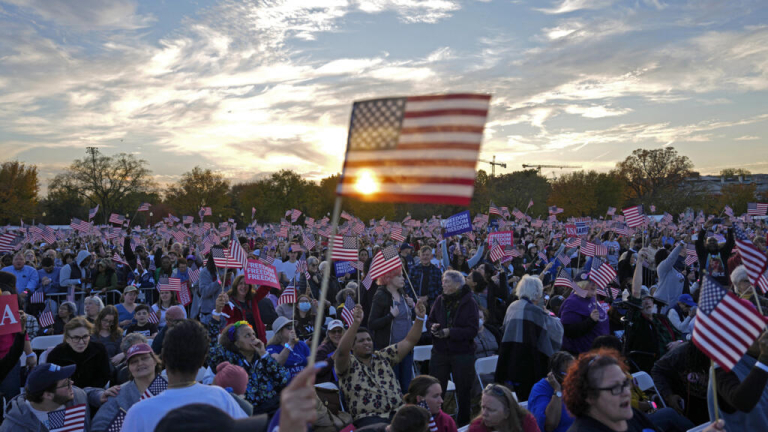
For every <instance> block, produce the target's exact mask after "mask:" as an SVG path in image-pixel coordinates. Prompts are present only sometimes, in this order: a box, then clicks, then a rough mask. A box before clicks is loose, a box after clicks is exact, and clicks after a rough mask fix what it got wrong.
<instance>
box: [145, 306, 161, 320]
mask: <svg viewBox="0 0 768 432" xmlns="http://www.w3.org/2000/svg"><path fill="white" fill-rule="evenodd" d="M158 313H160V311H159V310H158V311H157V312H156V311H154V310H153V309H152V308H149V314H148V315H147V321H148V322H150V323H152V324H159V323H160V318H158V317H157V314H158Z"/></svg>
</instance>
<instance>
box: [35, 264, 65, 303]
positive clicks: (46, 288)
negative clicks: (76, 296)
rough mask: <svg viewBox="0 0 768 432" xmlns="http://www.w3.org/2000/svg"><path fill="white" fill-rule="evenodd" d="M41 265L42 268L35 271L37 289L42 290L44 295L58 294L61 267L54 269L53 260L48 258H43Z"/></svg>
mask: <svg viewBox="0 0 768 432" xmlns="http://www.w3.org/2000/svg"><path fill="white" fill-rule="evenodd" d="M41 264H42V268H41V269H40V270H38V271H37V278H38V280H39V282H38V285H37V289H42V290H43V292H44V293H46V294H55V293H58V292H59V274H60V273H61V267H56V266H55V265H54V261H53V258H51V257H49V256H47V257H45V258H43V260H42V261H41Z"/></svg>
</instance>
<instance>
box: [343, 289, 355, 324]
mask: <svg viewBox="0 0 768 432" xmlns="http://www.w3.org/2000/svg"><path fill="white" fill-rule="evenodd" d="M354 308H355V301H354V300H352V296H349V295H348V296H347V300H346V301H345V302H344V308H342V310H341V319H342V320H343V321H344V322H345V323H346V324H347V327H349V326H351V325H352V322H353V321H354V320H355V317H354V315H352V309H354Z"/></svg>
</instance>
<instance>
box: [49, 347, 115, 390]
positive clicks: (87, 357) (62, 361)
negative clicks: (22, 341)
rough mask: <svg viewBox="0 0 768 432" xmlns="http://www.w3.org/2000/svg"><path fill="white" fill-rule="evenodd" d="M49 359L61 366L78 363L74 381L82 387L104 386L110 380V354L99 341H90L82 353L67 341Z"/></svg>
mask: <svg viewBox="0 0 768 432" xmlns="http://www.w3.org/2000/svg"><path fill="white" fill-rule="evenodd" d="M47 361H48V363H53V364H57V365H59V366H69V365H72V364H73V365H77V369H75V374H74V375H72V381H74V383H75V385H76V386H77V387H80V388H86V387H102V388H103V387H104V386H105V385H106V384H107V381H109V377H110V369H109V364H110V363H109V356H108V355H107V349H106V348H104V345H102V344H100V343H98V342H93V341H91V342H89V343H88V346H87V347H86V348H85V351H83V352H82V353H77V352H75V351H74V350H73V349H72V348H71V347H70V346H69V344H67V343H66V342H63V343H60V344H58V345H56V347H55V348H54V349H53V350H52V351H51V353H50V354H48V360H47Z"/></svg>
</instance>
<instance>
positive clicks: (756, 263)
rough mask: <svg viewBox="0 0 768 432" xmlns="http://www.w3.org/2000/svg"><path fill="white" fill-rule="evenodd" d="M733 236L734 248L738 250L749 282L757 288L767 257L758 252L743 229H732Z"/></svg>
mask: <svg viewBox="0 0 768 432" xmlns="http://www.w3.org/2000/svg"><path fill="white" fill-rule="evenodd" d="M733 234H734V239H735V240H736V248H738V250H739V254H740V255H741V261H742V263H744V267H745V268H746V269H747V275H748V276H749V281H750V282H752V284H753V285H754V286H757V282H758V280H759V279H760V276H762V275H763V272H765V267H766V265H768V257H766V256H765V254H764V253H762V252H760V249H758V248H757V247H756V246H755V245H754V244H753V243H752V241H751V240H750V239H749V237H748V236H747V234H746V233H745V232H744V230H743V229H741V228H739V227H733Z"/></svg>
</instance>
